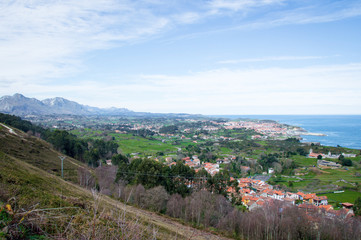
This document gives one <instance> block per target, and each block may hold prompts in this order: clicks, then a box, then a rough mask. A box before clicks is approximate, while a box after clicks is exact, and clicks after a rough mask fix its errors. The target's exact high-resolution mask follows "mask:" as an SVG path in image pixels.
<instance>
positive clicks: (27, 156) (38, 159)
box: [0, 126, 91, 183]
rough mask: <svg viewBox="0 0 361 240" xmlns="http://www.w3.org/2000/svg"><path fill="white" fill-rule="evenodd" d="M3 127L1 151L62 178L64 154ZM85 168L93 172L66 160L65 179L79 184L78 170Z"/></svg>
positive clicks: (75, 162)
mask: <svg viewBox="0 0 361 240" xmlns="http://www.w3.org/2000/svg"><path fill="white" fill-rule="evenodd" d="M10 129H11V130H9V129H8V128H6V127H4V126H2V128H1V129H0V151H1V152H3V153H6V154H7V155H9V156H12V157H15V158H17V159H20V160H22V161H25V162H27V163H29V164H31V165H33V166H36V167H39V168H40V169H43V170H45V171H47V172H49V173H52V174H55V175H57V176H61V160H60V158H59V156H61V155H62V154H61V153H59V152H57V151H55V150H54V149H53V148H52V146H51V145H50V144H49V143H47V142H45V141H43V140H41V139H40V138H36V137H33V136H29V135H28V134H26V133H24V132H22V131H20V130H17V129H15V128H10ZM79 168H83V169H86V170H87V171H91V169H89V168H88V167H87V166H86V165H85V164H84V163H82V162H80V161H77V160H75V159H72V158H69V157H67V158H65V160H64V178H65V179H66V180H68V181H71V182H74V183H78V169H79Z"/></svg>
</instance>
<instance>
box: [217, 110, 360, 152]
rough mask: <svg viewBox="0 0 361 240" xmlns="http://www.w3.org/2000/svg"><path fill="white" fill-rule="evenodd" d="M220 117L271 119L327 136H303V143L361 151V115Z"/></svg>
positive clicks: (231, 116) (228, 116) (230, 116)
mask: <svg viewBox="0 0 361 240" xmlns="http://www.w3.org/2000/svg"><path fill="white" fill-rule="evenodd" d="M218 117H227V118H231V119H236V118H251V119H260V120H261V119H269V120H275V121H278V122H279V123H284V124H289V125H293V126H299V127H302V128H303V129H305V130H307V131H308V132H312V133H323V134H325V135H326V136H302V137H303V140H302V141H303V142H320V143H321V144H322V145H326V146H337V145H340V146H342V147H347V148H353V149H361V115H222V116H220V115H219V116H218Z"/></svg>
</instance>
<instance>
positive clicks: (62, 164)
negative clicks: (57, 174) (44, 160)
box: [59, 156, 66, 179]
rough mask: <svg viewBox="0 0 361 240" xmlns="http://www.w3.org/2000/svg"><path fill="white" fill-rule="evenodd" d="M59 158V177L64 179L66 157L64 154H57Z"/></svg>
mask: <svg viewBox="0 0 361 240" xmlns="http://www.w3.org/2000/svg"><path fill="white" fill-rule="evenodd" d="M59 158H60V160H61V177H62V178H63V179H64V159H65V158H66V157H65V156H59Z"/></svg>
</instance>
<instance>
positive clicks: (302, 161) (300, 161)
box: [292, 155, 317, 167]
mask: <svg viewBox="0 0 361 240" xmlns="http://www.w3.org/2000/svg"><path fill="white" fill-rule="evenodd" d="M292 160H293V161H295V163H296V164H297V165H298V166H300V167H308V166H316V164H317V159H315V158H307V157H305V156H300V155H295V156H292Z"/></svg>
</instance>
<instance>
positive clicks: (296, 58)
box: [218, 56, 327, 64]
mask: <svg viewBox="0 0 361 240" xmlns="http://www.w3.org/2000/svg"><path fill="white" fill-rule="evenodd" d="M323 58H327V57H326V56H278V57H277V56H273V57H262V58H245V59H232V60H223V61H219V62H218V63H220V64H236V63H247V62H268V61H299V60H314V59H323Z"/></svg>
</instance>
